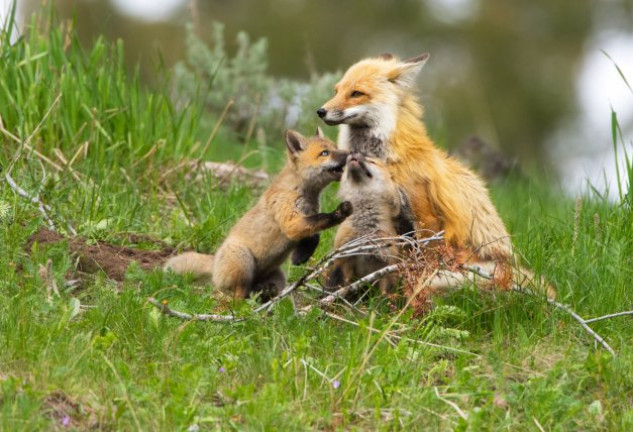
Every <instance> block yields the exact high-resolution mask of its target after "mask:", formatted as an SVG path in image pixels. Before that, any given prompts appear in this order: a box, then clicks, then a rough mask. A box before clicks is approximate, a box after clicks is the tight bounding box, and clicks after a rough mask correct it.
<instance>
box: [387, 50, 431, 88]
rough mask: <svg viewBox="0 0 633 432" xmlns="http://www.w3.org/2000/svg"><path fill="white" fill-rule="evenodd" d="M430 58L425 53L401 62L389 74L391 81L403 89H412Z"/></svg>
mask: <svg viewBox="0 0 633 432" xmlns="http://www.w3.org/2000/svg"><path fill="white" fill-rule="evenodd" d="M430 56H431V55H430V54H429V53H424V54H420V55H419V56H417V57H411V58H409V59H406V60H404V61H402V62H400V63H399V64H398V65H397V66H396V67H395V68H393V70H391V72H390V73H389V76H388V78H389V81H391V82H392V83H394V84H398V85H400V86H402V87H411V86H412V85H413V83H414V82H415V79H416V78H417V76H418V74H419V73H420V71H421V70H422V67H423V66H424V64H425V63H426V61H427V60H428V59H429V57H430Z"/></svg>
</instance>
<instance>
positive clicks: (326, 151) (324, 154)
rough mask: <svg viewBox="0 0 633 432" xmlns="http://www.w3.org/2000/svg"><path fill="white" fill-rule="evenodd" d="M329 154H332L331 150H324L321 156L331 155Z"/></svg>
mask: <svg viewBox="0 0 633 432" xmlns="http://www.w3.org/2000/svg"><path fill="white" fill-rule="evenodd" d="M329 155H330V151H329V150H323V151H322V152H321V154H320V155H319V156H329Z"/></svg>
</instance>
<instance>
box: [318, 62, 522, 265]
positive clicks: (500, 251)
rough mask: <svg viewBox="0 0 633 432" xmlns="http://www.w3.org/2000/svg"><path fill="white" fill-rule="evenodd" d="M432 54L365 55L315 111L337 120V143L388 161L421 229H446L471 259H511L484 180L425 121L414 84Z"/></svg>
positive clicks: (331, 122)
mask: <svg viewBox="0 0 633 432" xmlns="http://www.w3.org/2000/svg"><path fill="white" fill-rule="evenodd" d="M428 57H429V56H428V54H423V55H421V56H419V57H416V58H412V59H409V60H404V61H401V60H398V59H397V58H395V57H393V56H391V55H383V56H380V57H376V58H369V59H365V60H361V61H359V62H358V63H356V64H354V65H352V66H351V67H350V68H349V69H348V70H347V72H346V73H345V75H344V76H343V78H342V79H341V80H340V81H339V82H338V83H337V84H336V85H335V96H334V97H333V98H332V99H330V100H329V101H327V102H326V103H325V104H324V105H323V107H322V108H320V109H319V110H317V113H318V114H319V116H320V117H321V118H322V119H323V120H324V121H325V122H326V123H327V124H329V125H340V131H339V143H338V145H339V148H342V149H345V150H349V151H351V152H360V153H363V154H365V155H368V156H373V157H377V158H380V159H382V160H384V161H386V162H387V163H388V165H389V168H390V171H391V173H392V176H393V178H394V180H395V181H396V183H398V184H399V186H400V187H401V188H402V190H403V191H404V193H405V195H406V196H407V198H408V201H409V205H410V207H411V213H412V218H411V219H412V222H413V225H414V228H415V229H416V230H424V229H428V230H432V231H435V232H437V231H440V230H444V237H445V239H446V241H447V242H448V244H449V245H450V246H452V247H453V248H455V249H456V250H459V251H461V254H462V255H465V256H468V257H469V261H470V262H474V261H496V262H498V263H505V264H506V265H508V264H510V263H512V243H511V241H510V237H509V235H508V232H507V230H506V228H505V225H504V223H503V221H502V220H501V218H500V217H499V214H498V213H497V210H496V208H495V206H494V205H493V204H492V201H491V200H490V196H489V194H488V190H487V189H486V187H485V185H484V183H483V181H482V180H481V179H480V178H479V177H478V176H477V175H476V174H475V173H473V172H472V171H470V170H469V169H468V168H466V166H464V165H463V164H462V163H460V162H459V161H458V160H456V159H453V158H452V157H450V156H448V155H447V154H446V153H445V152H444V151H443V150H441V149H439V148H438V147H436V146H435V145H434V143H433V141H432V140H431V138H430V137H429V135H428V133H427V131H426V127H425V126H424V123H423V122H422V107H421V105H420V104H419V102H418V99H417V96H416V94H415V91H414V89H413V86H414V83H415V78H416V77H417V75H418V73H419V72H420V70H421V69H422V66H423V65H424V63H425V62H426V60H427V59H428Z"/></svg>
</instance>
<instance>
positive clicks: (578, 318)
mask: <svg viewBox="0 0 633 432" xmlns="http://www.w3.org/2000/svg"><path fill="white" fill-rule="evenodd" d="M463 268H464V269H466V270H468V271H470V272H473V273H475V274H477V275H478V276H481V277H483V278H486V279H493V276H492V275H491V274H489V273H486V272H485V271H484V270H482V269H481V268H479V267H476V266H463ZM512 290H513V291H516V292H520V293H522V294H528V295H533V296H538V297H543V298H545V300H547V302H548V303H549V304H551V305H552V306H554V307H556V308H558V309H560V310H562V311H564V312H566V313H567V314H568V315H570V316H571V317H572V318H573V319H574V320H576V321H577V322H578V323H579V324H580V326H581V327H582V328H584V329H585V331H586V332H587V333H589V334H590V335H591V336H592V337H593V338H594V339H595V340H596V342H598V343H599V344H600V345H602V347H603V348H604V349H606V350H607V351H609V352H610V353H611V355H613V356H614V357H615V355H616V354H615V351H614V350H613V348H611V346H610V345H609V344H608V343H607V342H606V341H605V340H604V338H603V337H602V336H600V335H599V334H598V333H597V332H596V331H595V330H593V329H592V328H591V327H589V325H588V323H590V322H595V321H600V320H603V319H609V318H614V317H616V316H621V315H633V311H627V312H619V313H615V314H610V315H605V316H602V317H598V318H593V319H589V320H586V319H584V318H583V317H581V316H580V315H578V314H577V313H576V312H574V311H573V310H572V309H571V307H570V306H567V305H566V304H563V303H560V302H557V301H556V300H553V299H550V298H548V297H546V296H541V295H538V294H537V293H535V292H534V291H532V290H530V289H525V288H521V287H520V286H514V287H513V288H512Z"/></svg>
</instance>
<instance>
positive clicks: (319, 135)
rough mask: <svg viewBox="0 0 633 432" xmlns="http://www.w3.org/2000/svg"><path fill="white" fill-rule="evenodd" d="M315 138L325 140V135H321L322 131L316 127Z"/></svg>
mask: <svg viewBox="0 0 633 432" xmlns="http://www.w3.org/2000/svg"><path fill="white" fill-rule="evenodd" d="M315 136H316V137H317V138H325V135H323V131H322V130H321V128H320V127H318V126H317V129H316V134H315Z"/></svg>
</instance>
